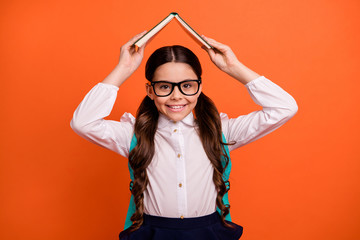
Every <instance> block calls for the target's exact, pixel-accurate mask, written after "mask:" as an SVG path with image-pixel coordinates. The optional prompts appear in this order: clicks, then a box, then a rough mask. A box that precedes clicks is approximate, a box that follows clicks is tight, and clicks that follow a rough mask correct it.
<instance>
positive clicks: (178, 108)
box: [166, 104, 186, 112]
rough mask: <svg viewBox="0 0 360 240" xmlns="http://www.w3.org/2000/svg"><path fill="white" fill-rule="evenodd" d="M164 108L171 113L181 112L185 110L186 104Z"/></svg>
mask: <svg viewBox="0 0 360 240" xmlns="http://www.w3.org/2000/svg"><path fill="white" fill-rule="evenodd" d="M166 107H167V108H168V109H169V110H170V111H172V112H181V111H182V110H184V109H185V107H186V104H176V105H166Z"/></svg>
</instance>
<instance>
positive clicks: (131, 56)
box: [118, 31, 146, 76]
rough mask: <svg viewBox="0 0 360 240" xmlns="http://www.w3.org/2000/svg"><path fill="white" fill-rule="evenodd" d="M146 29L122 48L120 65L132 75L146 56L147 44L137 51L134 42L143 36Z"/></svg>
mask: <svg viewBox="0 0 360 240" xmlns="http://www.w3.org/2000/svg"><path fill="white" fill-rule="evenodd" d="M145 33H146V31H143V32H142V33H139V34H137V35H136V36H134V37H133V38H132V39H130V41H128V42H127V43H125V44H124V45H123V46H122V47H121V49H120V59H119V64H118V65H119V67H120V68H122V69H123V70H124V71H126V72H127V74H128V75H129V76H130V75H131V74H133V73H134V72H135V70H136V69H137V68H138V67H139V66H140V64H141V61H142V59H143V57H144V50H145V45H146V44H144V45H143V46H141V47H140V48H139V49H138V50H137V51H136V49H135V46H133V44H134V43H135V42H136V41H137V40H138V39H139V38H141V37H142V36H143V35H144V34H145Z"/></svg>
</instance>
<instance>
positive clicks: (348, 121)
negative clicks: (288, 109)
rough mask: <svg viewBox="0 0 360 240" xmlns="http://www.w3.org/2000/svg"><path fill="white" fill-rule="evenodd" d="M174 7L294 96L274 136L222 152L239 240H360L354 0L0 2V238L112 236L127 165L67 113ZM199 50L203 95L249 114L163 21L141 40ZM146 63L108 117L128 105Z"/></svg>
mask: <svg viewBox="0 0 360 240" xmlns="http://www.w3.org/2000/svg"><path fill="white" fill-rule="evenodd" d="M172 11H177V12H179V14H180V15H181V16H182V17H183V18H184V19H185V20H186V21H187V22H188V23H189V24H190V25H191V26H192V27H194V29H195V30H197V31H198V32H199V33H200V34H205V35H206V36H209V37H212V38H214V39H216V40H218V41H219V42H223V43H225V44H227V45H229V46H231V47H232V49H233V50H234V52H235V53H236V55H237V56H238V58H239V59H240V61H241V62H243V63H244V64H245V65H247V66H248V67H250V68H251V69H253V70H254V71H256V72H258V73H259V74H261V75H264V76H266V77H268V78H269V79H271V80H272V81H273V82H275V83H277V84H278V85H279V86H281V87H282V88H284V89H285V90H286V91H287V92H289V93H290V94H291V95H292V96H293V97H294V98H295V99H296V101H297V103H298V106H299V111H298V113H297V114H296V115H295V117H294V118H293V119H291V120H290V121H289V122H288V123H286V124H285V125H284V126H282V127H281V128H279V129H278V130H277V131H275V132H274V133H271V134H270V135H268V136H266V137H264V138H262V139H260V140H258V141H256V142H253V143H251V144H249V145H247V146H245V147H243V148H240V149H239V150H237V151H235V152H233V153H232V159H233V171H232V175H231V188H232V189H231V191H230V193H229V194H230V202H231V204H232V209H231V210H232V217H233V220H234V222H236V223H238V224H240V225H242V226H243V227H244V235H243V237H242V239H244V240H289V239H291V240H298V239H302V240H303V239H306V240H318V239H327V240H331V239H341V240H355V239H360V228H359V227H360V226H359V223H360V204H359V202H360V188H359V183H360V181H359V180H360V163H359V160H360V157H359V156H360V154H359V153H360V151H359V149H360V148H359V147H356V145H357V144H358V143H359V141H358V136H359V134H360V131H359V127H358V123H359V122H360V119H359V107H358V103H359V100H360V99H359V85H360V84H359V82H360V81H359V75H360V70H359V67H360V66H359V54H360V44H359V43H360V32H359V29H360V28H359V27H360V26H359V25H360V24H359V12H360V2H359V1H358V0H344V1H338V0H311V1H310V0H304V1H288V0H272V1H265V0H243V1H237V0H228V1H189V0H183V1H169V0H164V1H143V0H140V1H135V2H133V1H115V0H113V1H111V0H103V1H70V0H62V1H59V0H56V1H45V0H44V1H38V0H34V1H2V2H1V5H0V19H1V21H0V24H1V28H0V29H1V38H0V43H1V44H0V49H1V57H0V61H1V64H0V74H1V75H0V78H1V87H0V96H1V99H0V100H1V101H0V108H1V120H0V121H1V124H0V127H1V129H0V130H1V149H0V157H1V166H0V191H1V192H0V194H1V197H0V204H1V205H0V228H1V229H0V238H1V239H3V240H17V239H28V240H33V239H34V240H35V239H36V240H45V239H53V240H57V239H59V240H60V239H67V240H72V239H74V240H75V239H76V240H79V239H88V240H91V239H94V240H95V239H96V240H97V239H117V237H118V233H119V232H120V231H121V230H122V228H123V224H124V221H125V215H126V210H127V206H128V199H129V196H130V192H129V189H128V185H129V175H128V172H127V162H126V161H127V160H126V159H125V158H123V157H121V156H119V155H117V154H115V153H113V152H111V151H109V150H105V149H103V148H101V147H98V146H96V145H94V144H91V143H89V142H87V141H85V140H84V139H82V138H80V137H79V136H78V135H76V134H75V133H74V132H73V131H72V129H71V128H70V120H71V118H72V114H73V112H74V111H75V109H76V107H77V106H78V104H79V103H80V101H81V100H82V99H83V97H84V96H85V94H86V93H87V92H88V91H89V90H90V89H91V88H92V87H93V86H94V85H95V84H96V83H98V82H100V81H102V80H103V79H104V78H105V77H106V76H107V74H108V73H110V71H111V70H112V69H113V68H114V67H115V65H116V64H117V62H118V57H119V50H120V47H121V45H122V44H124V43H125V42H126V41H128V39H130V38H131V37H132V36H133V35H135V34H137V33H139V32H141V31H143V30H145V29H147V30H149V29H150V28H152V27H153V26H154V25H155V24H157V23H158V22H159V21H160V20H162V19H163V18H164V17H165V16H167V15H168V14H169V13H170V12H172ZM170 44H182V45H185V46H187V47H189V48H190V49H192V50H193V51H194V52H195V53H196V54H197V55H198V56H199V58H200V60H201V62H202V65H203V69H204V75H203V79H204V92H206V93H207V94H208V95H209V96H210V97H211V98H212V99H213V100H214V101H215V102H216V104H217V106H218V108H219V110H220V111H221V112H226V113H228V114H229V115H230V116H231V117H235V116H237V115H240V114H247V113H249V112H251V111H254V110H258V109H260V107H259V106H258V105H256V104H255V103H254V102H253V101H252V100H251V98H250V96H249V94H248V93H247V91H246V89H245V87H244V86H242V85H241V84H240V83H238V82H236V81H235V80H233V79H231V78H230V77H229V76H227V75H226V74H224V73H222V72H221V71H220V70H218V69H217V68H216V67H215V65H213V64H212V63H211V61H210V60H209V58H208V56H207V54H206V52H205V51H204V50H202V49H201V48H200V47H199V46H198V45H197V44H196V43H195V42H193V40H192V39H191V38H190V37H189V36H188V35H187V34H185V32H184V31H183V30H182V29H181V28H180V27H179V25H178V24H177V23H176V21H175V20H174V21H172V22H171V23H170V24H169V25H168V26H167V27H166V28H165V29H164V30H163V31H162V32H161V33H160V34H158V35H157V37H156V38H155V39H154V40H153V41H152V42H151V43H150V44H149V45H148V47H147V49H146V52H145V59H147V58H148V57H149V55H150V54H151V53H152V52H153V51H154V50H155V49H157V48H158V47H161V46H163V45H170ZM144 66H145V61H143V63H142V64H141V66H140V68H139V69H138V71H137V72H136V73H135V74H134V75H133V76H132V77H131V78H130V79H129V80H128V81H127V82H126V83H125V84H124V85H123V86H122V87H121V88H120V90H119V93H118V94H119V95H118V99H117V102H116V104H115V106H114V109H113V112H112V114H111V115H110V116H109V117H108V119H114V120H118V119H119V118H120V116H121V115H122V114H123V112H125V111H127V112H131V113H133V114H135V112H136V109H137V106H138V104H139V102H140V99H141V98H142V97H143V96H144V94H145V90H144V83H145V78H144Z"/></svg>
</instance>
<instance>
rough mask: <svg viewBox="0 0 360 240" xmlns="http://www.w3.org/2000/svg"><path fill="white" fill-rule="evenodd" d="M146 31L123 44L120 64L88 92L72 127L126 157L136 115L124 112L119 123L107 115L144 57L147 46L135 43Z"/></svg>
mask: <svg viewBox="0 0 360 240" xmlns="http://www.w3.org/2000/svg"><path fill="white" fill-rule="evenodd" d="M144 33H145V32H143V33H141V34H138V35H136V36H135V37H133V38H132V39H131V40H130V41H129V42H127V43H126V44H124V45H123V46H122V47H121V51H120V59H119V63H118V64H117V65H116V67H115V68H114V70H113V71H112V72H111V73H110V74H109V75H108V76H107V77H106V78H105V79H104V80H103V81H102V82H100V83H98V84H97V85H96V86H94V87H93V88H92V89H91V91H90V92H89V93H87V95H86V96H85V98H84V99H83V100H82V102H81V103H80V105H79V106H78V107H77V109H76V110H75V112H74V115H73V118H72V120H71V122H70V126H71V128H72V129H73V130H74V131H75V132H76V133H77V134H78V135H80V136H81V137H83V138H85V139H86V140H88V141H90V142H92V143H95V144H97V145H100V146H102V147H105V148H108V149H110V150H113V151H115V152H117V153H119V154H121V155H123V156H125V157H127V155H128V148H129V145H130V140H131V137H132V134H133V125H134V121H135V120H134V118H133V117H132V116H131V115H130V114H125V115H124V116H123V117H122V120H121V121H120V122H119V121H112V120H105V119H104V118H105V117H107V116H108V115H109V114H110V112H111V110H112V108H113V105H114V103H115V100H116V96H117V91H118V89H119V86H120V85H121V84H122V83H123V82H124V81H125V80H126V79H128V78H129V77H130V76H131V74H132V73H134V72H135V70H136V69H137V68H138V67H139V65H140V63H141V61H142V59H143V53H144V48H145V45H144V46H142V47H141V48H139V49H138V50H137V51H136V49H135V48H134V47H132V44H133V43H134V42H135V41H136V40H137V39H139V38H140V37H141V36H142V35H143V34H144Z"/></svg>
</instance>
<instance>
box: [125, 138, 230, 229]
mask: <svg viewBox="0 0 360 240" xmlns="http://www.w3.org/2000/svg"><path fill="white" fill-rule="evenodd" d="M222 141H223V142H224V143H226V138H225V136H224V134H222ZM136 144H137V139H136V136H135V134H134V136H133V137H132V139H131V143H130V150H129V152H131V151H132V150H133V149H134V147H135V146H136ZM224 151H225V152H224V154H226V156H228V158H229V163H228V165H227V167H226V168H225V172H224V174H223V180H224V182H225V185H226V189H227V190H229V189H230V182H229V176H230V171H231V159H230V153H229V147H228V146H227V145H224ZM225 164H226V159H225V158H224V157H222V165H223V167H225ZM128 167H129V172H130V179H131V182H130V191H131V190H132V185H133V181H134V173H133V170H132V168H131V167H130V163H129V162H128ZM222 200H223V203H224V205H229V199H228V193H227V192H226V193H225V195H224V197H223V199H222ZM135 211H136V207H135V202H134V196H133V195H132V194H131V198H130V204H129V208H128V212H127V214H126V220H125V226H124V230H125V229H127V228H129V227H131V225H132V221H131V220H130V218H131V216H132V215H133V214H134V213H135ZM217 211H218V212H219V214H221V211H220V209H219V208H218V207H217ZM225 220H227V221H230V222H231V216H230V212H229V214H228V215H226V216H225Z"/></svg>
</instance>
